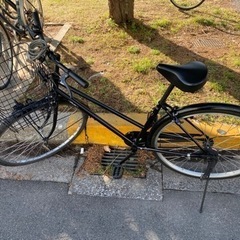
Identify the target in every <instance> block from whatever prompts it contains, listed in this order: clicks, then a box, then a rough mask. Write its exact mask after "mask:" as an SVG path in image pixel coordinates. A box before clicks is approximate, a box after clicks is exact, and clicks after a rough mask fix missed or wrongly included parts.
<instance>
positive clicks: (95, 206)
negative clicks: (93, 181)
mask: <svg viewBox="0 0 240 240" xmlns="http://www.w3.org/2000/svg"><path fill="white" fill-rule="evenodd" d="M68 187H69V186H68V185H67V184H65V183H52V182H39V181H12V180H0V214H1V225H0V239H1V240H8V239H11V240H21V239H23V240H43V239H50V240H112V239H116V240H125V239H131V240H135V239H136V240H160V239H161V240H162V239H163V240H167V239H172V240H188V239H189V240H190V239H191V240H192V239H204V240H208V239H211V240H214V239H217V240H233V239H234V240H237V239H240V228H239V225H240V218H239V217H240V208H239V204H240V197H239V195H232V194H220V193H214V194H213V193H208V194H207V199H206V202H205V206H204V212H203V213H202V214H200V213H199V212H198V210H199V205H200V202H201V196H202V194H201V193H199V192H187V191H164V201H163V202H160V201H143V200H132V199H121V198H111V197H89V196H83V195H68V194H67V192H68Z"/></svg>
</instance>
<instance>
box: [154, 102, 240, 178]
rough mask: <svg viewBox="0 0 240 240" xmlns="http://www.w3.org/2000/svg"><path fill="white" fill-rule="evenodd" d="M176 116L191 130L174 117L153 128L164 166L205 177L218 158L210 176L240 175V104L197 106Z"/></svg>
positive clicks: (181, 111) (160, 158)
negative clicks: (174, 119) (212, 163)
mask: <svg viewBox="0 0 240 240" xmlns="http://www.w3.org/2000/svg"><path fill="white" fill-rule="evenodd" d="M176 116H177V122H179V123H180V126H181V127H182V128H183V129H185V130H186V131H187V133H186V132H185V131H183V130H182V129H181V128H180V127H179V126H178V125H177V124H176V122H175V121H173V119H172V118H170V117H165V119H164V120H163V121H159V122H158V123H157V124H156V125H155V127H154V128H153V130H152V138H151V144H152V146H153V147H154V148H156V149H158V150H159V151H160V152H158V153H156V156H157V158H158V159H159V160H160V161H161V162H162V163H163V164H164V165H166V166H167V167H169V168H170V169H172V170H175V171H177V172H179V173H182V174H185V175H188V176H192V177H202V175H203V174H204V173H205V172H206V168H207V166H208V165H209V164H210V163H211V161H215V160H216V165H215V167H214V169H213V171H212V172H211V174H210V178H216V179H221V178H229V177H235V176H238V175H240V107H238V106H234V105H227V104H210V105H208V104H205V105H194V106H192V107H190V108H187V107H186V108H184V109H182V110H180V111H179V112H178V113H177V115H176ZM190 136H191V137H190ZM194 141H195V142H194Z"/></svg>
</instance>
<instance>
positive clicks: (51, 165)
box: [0, 156, 75, 183]
mask: <svg viewBox="0 0 240 240" xmlns="http://www.w3.org/2000/svg"><path fill="white" fill-rule="evenodd" d="M74 165H75V156H68V157H65V158H63V157H59V156H55V157H51V158H49V159H46V160H43V161H41V162H37V163H33V164H29V165H24V166H20V167H4V166H0V178H1V179H12V180H34V181H49V182H63V183H70V182H71V179H72V176H73V168H74Z"/></svg>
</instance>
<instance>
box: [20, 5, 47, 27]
mask: <svg viewBox="0 0 240 240" xmlns="http://www.w3.org/2000/svg"><path fill="white" fill-rule="evenodd" d="M34 11H37V12H38V14H39V20H40V23H41V27H43V25H44V19H43V8H42V3H41V0H19V13H20V18H21V21H22V23H23V25H24V26H25V27H27V26H29V27H31V25H32V23H33V18H32V13H33V12H34Z"/></svg>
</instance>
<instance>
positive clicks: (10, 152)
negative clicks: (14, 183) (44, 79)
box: [0, 101, 88, 166]
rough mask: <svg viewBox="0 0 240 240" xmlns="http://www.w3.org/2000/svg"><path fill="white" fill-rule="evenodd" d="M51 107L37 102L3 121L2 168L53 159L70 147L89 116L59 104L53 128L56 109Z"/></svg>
mask: <svg viewBox="0 0 240 240" xmlns="http://www.w3.org/2000/svg"><path fill="white" fill-rule="evenodd" d="M50 105H51V104H49V103H46V102H42V101H38V102H36V104H34V105H33V106H30V107H24V108H22V110H18V111H16V112H15V113H14V114H12V115H11V116H10V117H8V118H4V117H2V121H1V124H0V149H1V151H0V164H1V165H5V166H20V165H26V164H30V163H34V162H37V161H40V160H43V159H45V158H47V157H50V156H52V155H53V154H55V153H57V152H59V151H60V150H62V149H63V148H64V147H66V146H67V145H69V144H70V143H71V142H72V141H73V140H74V139H75V138H76V137H77V136H78V135H79V134H80V133H81V131H82V130H83V129H84V128H85V126H86V122H87V118H88V117H87V115H86V113H85V112H82V111H81V110H79V108H77V107H76V106H75V105H72V104H70V103H69V102H66V101H60V102H59V103H58V111H57V121H56V126H55V128H54V127H53V125H54V123H53V122H54V121H53V119H54V117H53V116H54V113H55V112H56V111H55V110H56V107H55V106H50ZM2 115H3V114H2ZM52 130H54V131H53V133H52V134H51V131H52ZM49 135H50V136H49Z"/></svg>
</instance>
